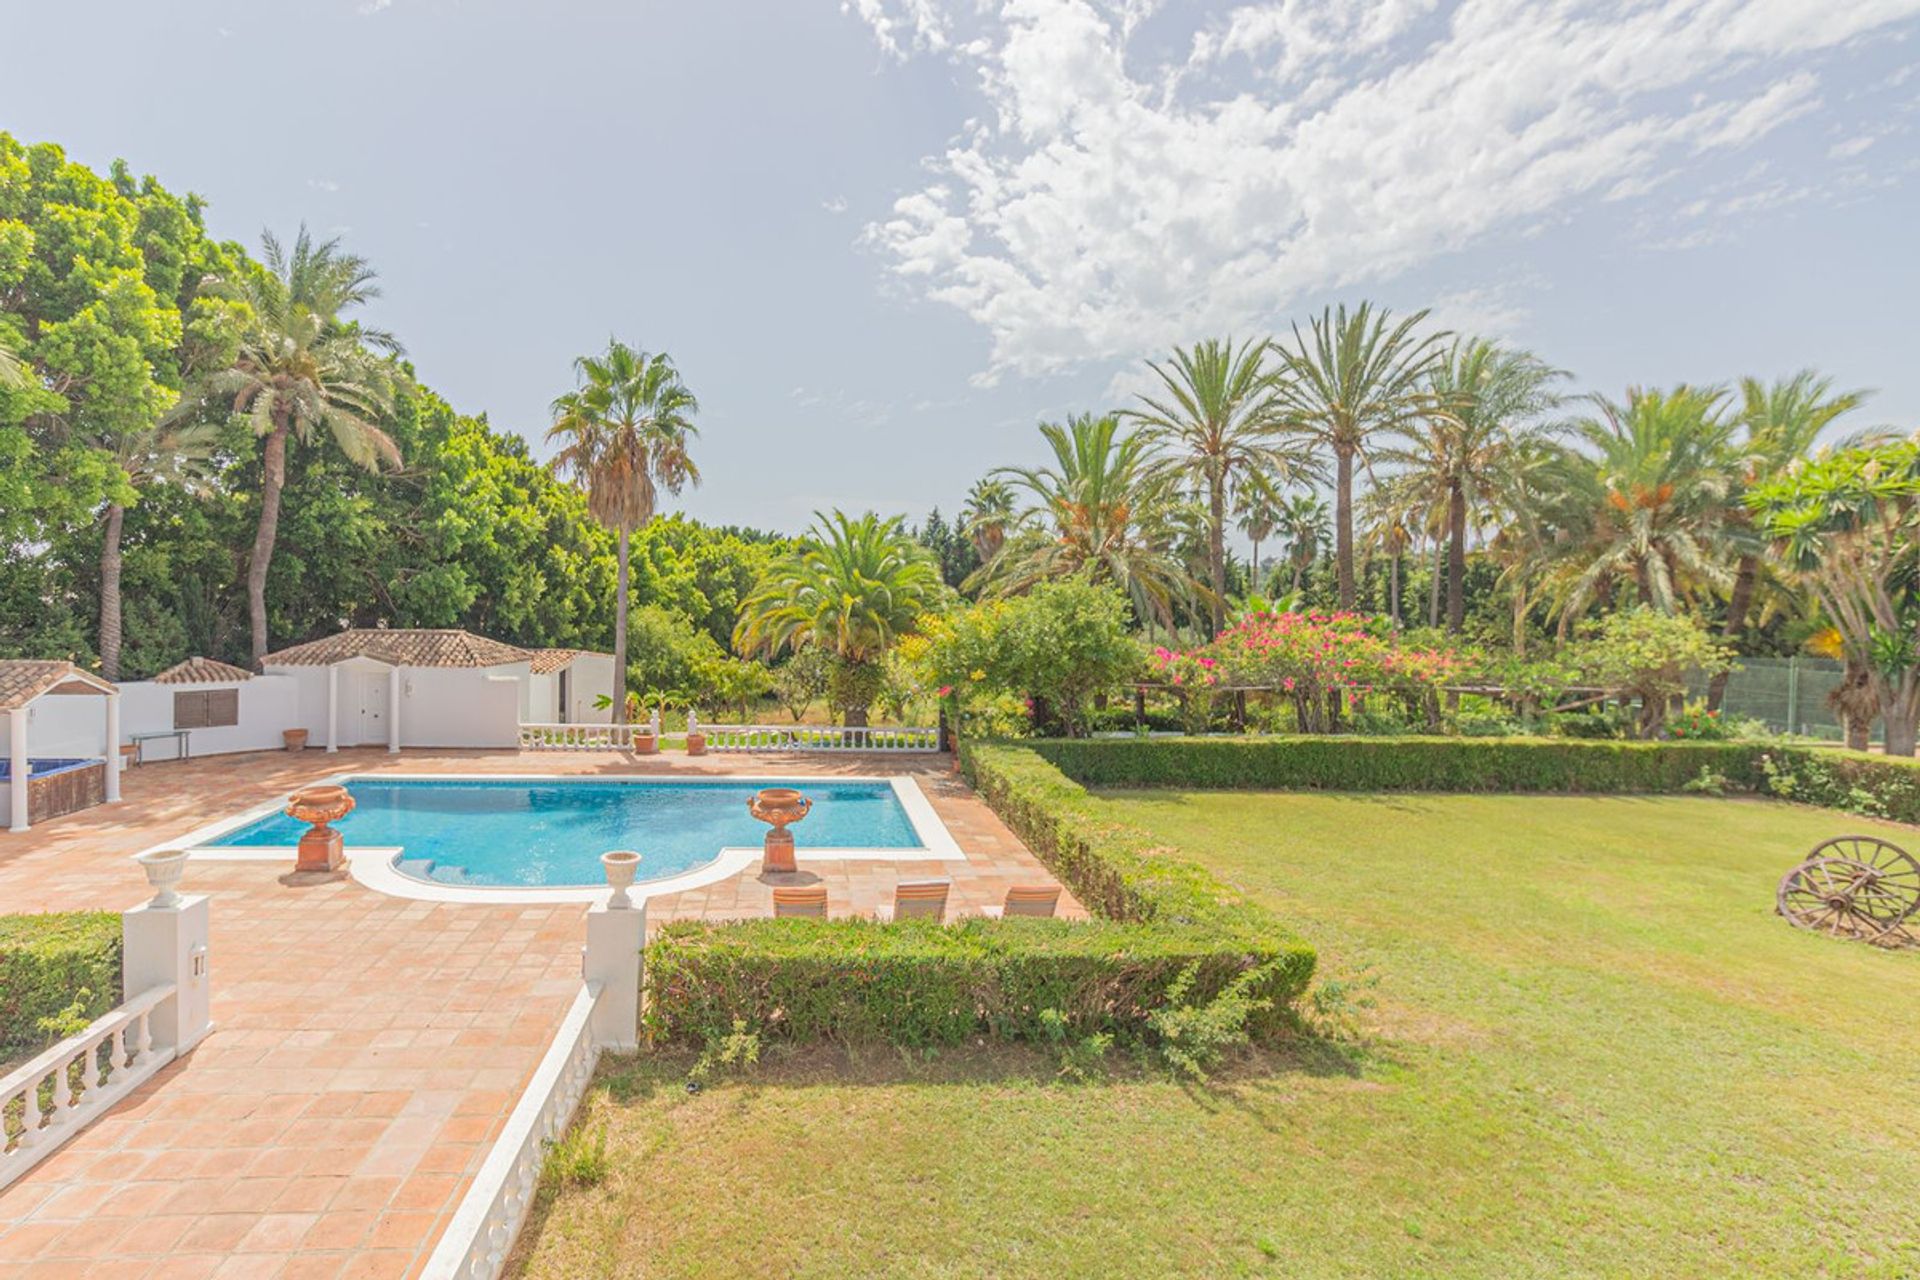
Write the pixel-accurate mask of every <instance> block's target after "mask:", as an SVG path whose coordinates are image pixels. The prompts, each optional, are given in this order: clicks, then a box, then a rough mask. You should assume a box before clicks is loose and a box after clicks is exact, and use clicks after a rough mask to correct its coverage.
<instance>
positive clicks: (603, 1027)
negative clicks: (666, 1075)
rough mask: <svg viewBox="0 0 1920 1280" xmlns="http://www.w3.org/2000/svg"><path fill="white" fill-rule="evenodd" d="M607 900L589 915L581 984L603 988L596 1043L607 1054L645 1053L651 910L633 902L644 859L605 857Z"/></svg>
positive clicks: (626, 854) (596, 1016)
mask: <svg viewBox="0 0 1920 1280" xmlns="http://www.w3.org/2000/svg"><path fill="white" fill-rule="evenodd" d="M600 860H601V863H602V864H603V865H605V867H606V869H607V881H608V883H609V884H611V885H612V886H613V890H612V892H611V893H609V894H608V895H607V900H606V901H605V902H603V903H600V904H598V905H596V906H594V907H593V908H592V909H591V910H589V911H588V912H587V945H586V946H585V947H584V948H583V949H582V950H581V952H580V978H581V981H583V982H598V983H599V984H600V999H599V1002H598V1003H596V1004H595V1005H594V1007H593V1023H592V1028H593V1042H594V1043H595V1044H596V1045H599V1046H600V1047H601V1048H603V1049H619V1050H633V1049H637V1048H639V1047H640V950H641V948H642V947H644V946H646V944H647V904H646V902H645V901H642V902H641V903H640V905H639V906H634V905H633V902H632V900H631V899H629V898H628V897H627V886H628V885H630V884H632V883H633V873H634V869H635V867H637V866H638V865H639V862H640V859H639V855H637V854H634V853H631V852H627V851H624V850H623V851H620V852H617V853H608V854H604V855H602V857H601V859H600Z"/></svg>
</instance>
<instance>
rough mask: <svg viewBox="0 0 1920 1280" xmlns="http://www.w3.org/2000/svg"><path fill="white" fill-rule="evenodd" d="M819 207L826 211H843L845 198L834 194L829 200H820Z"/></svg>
mask: <svg viewBox="0 0 1920 1280" xmlns="http://www.w3.org/2000/svg"><path fill="white" fill-rule="evenodd" d="M820 207H821V208H822V209H825V210H826V211H827V212H828V213H845V212H846V211H847V198H846V197H845V196H834V197H833V198H832V199H830V200H822V201H821V202H820Z"/></svg>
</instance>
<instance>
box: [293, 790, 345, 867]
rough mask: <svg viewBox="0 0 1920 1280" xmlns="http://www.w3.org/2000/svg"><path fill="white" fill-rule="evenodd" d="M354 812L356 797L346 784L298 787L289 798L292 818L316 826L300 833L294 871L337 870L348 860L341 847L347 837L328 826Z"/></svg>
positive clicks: (343, 845)
mask: <svg viewBox="0 0 1920 1280" xmlns="http://www.w3.org/2000/svg"><path fill="white" fill-rule="evenodd" d="M352 812H353V797H352V796H351V795H349V794H347V789H346V788H345V787H331V786H329V787H308V788H306V789H305V790H302V791H296V792H294V794H293V798H292V799H291V800H289V801H288V802H287V809H286V813H287V816H288V817H290V818H298V819H299V820H300V821H302V822H310V823H312V824H313V829H312V830H311V831H309V832H307V834H305V835H303V836H301V837H300V846H299V850H298V855H297V860H296V861H295V862H294V864H293V869H294V870H295V871H338V870H339V869H340V867H341V864H342V863H343V862H344V861H345V858H344V856H343V854H342V849H343V848H344V847H345V845H346V840H345V838H344V837H342V836H341V834H340V833H339V832H338V831H335V830H334V829H333V828H332V827H330V826H328V825H327V824H328V823H329V822H338V821H339V820H340V819H342V818H344V817H346V816H347V815H348V814H349V813H352Z"/></svg>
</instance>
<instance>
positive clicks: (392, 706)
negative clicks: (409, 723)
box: [387, 667, 406, 756]
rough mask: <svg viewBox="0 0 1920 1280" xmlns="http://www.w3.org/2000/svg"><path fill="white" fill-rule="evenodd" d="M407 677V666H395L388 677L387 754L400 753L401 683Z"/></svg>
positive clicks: (395, 754) (394, 754)
mask: <svg viewBox="0 0 1920 1280" xmlns="http://www.w3.org/2000/svg"><path fill="white" fill-rule="evenodd" d="M405 678H406V668H405V667H395V668H394V669H393V673H392V674H391V675H389V676H388V677H387V754H388V755H390V756H397V755H399V754H400V683H401V681H402V680H404V679H405Z"/></svg>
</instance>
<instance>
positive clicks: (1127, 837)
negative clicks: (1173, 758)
mask: <svg viewBox="0 0 1920 1280" xmlns="http://www.w3.org/2000/svg"><path fill="white" fill-rule="evenodd" d="M964 759H965V762H966V766H967V769H968V772H969V774H970V776H971V777H972V779H973V781H974V785H975V787H976V788H977V789H978V790H979V792H980V794H981V796H982V797H983V798H985V799H986V801H987V803H988V804H989V805H991V806H992V807H993V808H994V809H995V811H996V812H998V813H999V814H1000V815H1001V817H1002V818H1004V819H1005V820H1006V822H1007V824H1008V825H1009V826H1010V827H1012V828H1013V829H1014V831H1015V832H1016V833H1018V834H1019V835H1020V836H1021V838H1022V839H1024V840H1025V841H1026V843H1027V845H1028V847H1029V848H1031V849H1032V850H1033V852H1034V853H1035V855H1036V856H1038V857H1039V858H1040V859H1041V860H1042V861H1043V862H1045V863H1046V864H1047V865H1048V866H1049V867H1050V868H1051V869H1052V870H1053V872H1054V874H1055V875H1057V876H1059V877H1060V879H1061V881H1062V882H1063V883H1065V884H1066V885H1067V886H1068V888H1070V889H1071V890H1072V891H1073V893H1074V895H1075V896H1076V897H1077V898H1079V900H1080V901H1081V902H1082V903H1083V904H1084V905H1085V906H1086V907H1087V909H1088V910H1089V911H1090V912H1092V913H1093V914H1095V915H1096V916H1099V917H1102V918H1101V919H1098V920H1094V921H1090V922H1076V921H1067V920H989V919H980V918H974V919H966V920H962V921H959V922H958V923H955V924H952V925H937V924H933V923H931V922H928V921H915V920H906V921H899V922H894V923H886V924H883V923H880V922H878V921H874V920H865V919H841V920H824V921H821V920H749V921H742V922H739V923H734V924H707V923H703V922H698V921H683V922H678V923H674V924H670V925H668V926H666V927H665V928H663V929H662V930H661V931H660V934H659V936H658V937H657V938H656V939H655V941H654V942H653V943H651V944H650V945H649V946H648V948H647V963H646V978H645V982H646V989H647V1014H646V1016H647V1025H648V1029H649V1031H650V1032H651V1034H652V1035H653V1036H655V1037H656V1038H658V1039H665V1040H685V1041H688V1042H692V1043H696V1044H708V1043H712V1042H715V1041H717V1040H720V1039H724V1038H725V1037H726V1036H727V1035H728V1034H729V1033H730V1032H731V1031H732V1029H733V1028H734V1026H735V1023H736V1020H744V1023H745V1024H746V1025H748V1026H751V1027H753V1028H754V1029H755V1031H756V1033H757V1034H759V1035H761V1036H763V1037H768V1038H774V1039H782V1040H793V1041H804V1040H831V1041H837V1042H842V1043H862V1042H884V1043H889V1044H895V1045H902V1046H910V1047H921V1046H926V1045H941V1044H956V1043H960V1042H961V1041H964V1040H966V1039H969V1038H972V1037H974V1036H980V1035H987V1036H993V1037H997V1038H1001V1039H1009V1040H1026V1041H1032V1042H1035V1043H1040V1044H1056V1043H1058V1042H1059V1040H1060V1038H1061V1037H1062V1036H1063V1035H1071V1036H1072V1037H1074V1038H1083V1037H1092V1036H1101V1035H1119V1036H1122V1037H1125V1038H1128V1039H1133V1040H1148V1041H1150V1040H1152V1038H1153V1032H1152V1026H1151V1023H1150V1021H1149V1019H1150V1017H1151V1015H1152V1014H1154V1012H1155V1011H1156V1010H1159V1009H1162V1008H1165V1007H1167V1006H1168V1005H1169V1004H1170V1002H1173V1003H1180V1004H1196V1005H1197V1004H1208V1003H1210V1002H1212V1001H1213V1000H1214V999H1215V998H1216V997H1219V996H1220V995H1222V994H1223V993H1226V992H1229V991H1233V992H1234V993H1235V995H1234V997H1233V999H1234V1000H1235V1001H1236V1002H1244V1003H1245V1005H1246V1007H1247V1020H1246V1021H1247V1027H1248V1032H1249V1034H1252V1035H1256V1036H1266V1035H1270V1034H1272V1033H1273V1032H1275V1031H1277V1030H1278V1029H1279V1028H1281V1027H1282V1026H1284V1025H1286V1023H1287V1021H1288V1010H1289V1006H1290V1004H1291V1002H1292V1001H1293V999H1294V998H1295V997H1297V996H1298V995H1299V994H1300V992H1301V991H1302V990H1303V989H1304V988H1305V986H1306V983H1307V981H1308V979H1309V978H1310V977H1311V976H1312V973H1313V963H1314V955H1313V951H1312V949H1311V948H1309V947H1308V946H1307V945H1306V944H1304V943H1302V942H1301V941H1299V940H1298V939H1297V938H1294V937H1293V936H1292V935H1291V934H1289V933H1288V932H1287V931H1286V930H1285V929H1284V928H1283V927H1281V925H1280V923H1279V921H1278V920H1277V919H1275V918H1274V916H1273V915H1272V914H1271V913H1270V912H1268V911H1266V910H1265V909H1263V908H1261V907H1258V906H1256V905H1254V904H1252V903H1250V902H1247V901H1245V900H1244V899H1242V898H1240V897H1239V895H1237V894H1235V893H1234V892H1233V891H1231V890H1230V889H1228V888H1227V887H1226V886H1225V885H1223V884H1221V883H1220V882H1219V881H1217V880H1215V879H1214V878H1213V877H1212V876H1211V875H1209V874H1208V873H1207V872H1206V871H1205V870H1203V869H1202V868H1200V867H1198V866H1195V865H1194V864H1192V863H1189V862H1186V861H1184V860H1182V859H1180V858H1178V857H1174V856H1171V851H1170V850H1168V849H1166V848H1164V847H1161V846H1158V845H1156V844H1154V842H1153V841H1152V839H1151V838H1150V837H1149V836H1147V835H1146V834H1145V833H1144V832H1141V831H1139V830H1138V829H1136V828H1133V827H1130V826H1127V825H1125V824H1122V823H1118V822H1115V821H1114V820H1113V819H1112V818H1111V817H1109V816H1107V815H1106V814H1105V813H1104V812H1102V811H1101V810H1100V808H1099V807H1098V805H1097V804H1096V803H1095V802H1093V801H1092V800H1091V798H1090V797H1088V795H1087V793H1086V791H1085V790H1084V789H1083V788H1082V787H1080V786H1079V785H1078V784H1077V783H1074V782H1072V781H1071V780H1069V779H1068V778H1067V777H1065V776H1064V775H1063V774H1062V773H1061V772H1060V771H1059V770H1058V769H1056V768H1055V767H1054V766H1053V765H1051V764H1049V763H1048V762H1047V761H1046V760H1044V759H1042V758H1041V757H1040V756H1038V755H1037V754H1035V753H1034V752H1032V751H1030V750H1028V749H1026V748H1024V747H1020V746H1014V745H1010V744H1006V743H982V744H967V745H966V746H965V748H964ZM1183 974H1189V975H1190V976H1189V977H1187V978H1186V980H1185V982H1184V984H1183V985H1180V986H1179V987H1178V988H1177V990H1176V984H1177V983H1180V982H1181V977H1182V975H1183ZM1248 974H1254V975H1255V976H1253V977H1246V978H1244V980H1242V979H1243V977H1244V975H1248ZM1236 983H1237V984H1238V985H1237V986H1236ZM1170 993H1172V994H1171V995H1170ZM1236 1007H1237V1004H1236Z"/></svg>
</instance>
